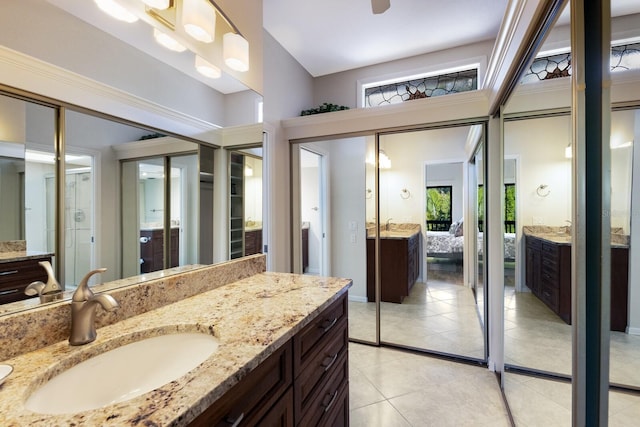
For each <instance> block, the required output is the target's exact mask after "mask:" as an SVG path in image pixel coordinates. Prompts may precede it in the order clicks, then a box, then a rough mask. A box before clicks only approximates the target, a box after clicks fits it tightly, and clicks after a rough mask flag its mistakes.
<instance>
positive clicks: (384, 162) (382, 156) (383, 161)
mask: <svg viewBox="0 0 640 427" xmlns="http://www.w3.org/2000/svg"><path fill="white" fill-rule="evenodd" d="M378 161H379V162H380V169H390V168H391V159H390V158H389V156H387V153H385V152H384V150H380V152H379V153H378Z"/></svg>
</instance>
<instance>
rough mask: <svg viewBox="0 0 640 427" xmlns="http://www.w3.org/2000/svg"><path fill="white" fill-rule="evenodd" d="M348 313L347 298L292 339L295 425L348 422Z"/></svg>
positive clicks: (324, 424)
mask: <svg viewBox="0 0 640 427" xmlns="http://www.w3.org/2000/svg"><path fill="white" fill-rule="evenodd" d="M347 312H348V311H347V297H346V295H344V296H343V297H341V298H340V299H339V300H337V301H336V302H334V303H333V304H332V305H331V306H330V307H329V308H327V309H326V310H325V311H324V312H323V313H322V314H321V315H319V316H318V317H317V318H316V319H315V320H314V321H312V322H311V323H310V324H308V325H307V326H306V327H305V328H304V329H303V330H302V331H300V332H299V333H298V334H296V336H295V337H294V338H293V377H294V382H293V395H294V399H293V400H294V414H295V420H296V426H328V427H333V426H335V425H348V423H349V402H348V399H349V393H348V391H349V359H348V345H349V344H348V342H349V333H348V327H347V317H348V316H347ZM345 408H346V409H345Z"/></svg>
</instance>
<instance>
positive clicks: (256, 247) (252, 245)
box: [244, 229, 262, 256]
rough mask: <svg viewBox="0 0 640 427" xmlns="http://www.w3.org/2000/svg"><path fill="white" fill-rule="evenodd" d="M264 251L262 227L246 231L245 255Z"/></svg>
mask: <svg viewBox="0 0 640 427" xmlns="http://www.w3.org/2000/svg"><path fill="white" fill-rule="evenodd" d="M261 253H262V229H260V230H250V231H246V230H245V232H244V255H245V256H247V255H254V254H261Z"/></svg>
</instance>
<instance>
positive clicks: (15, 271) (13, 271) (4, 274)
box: [0, 270, 18, 276]
mask: <svg viewBox="0 0 640 427" xmlns="http://www.w3.org/2000/svg"><path fill="white" fill-rule="evenodd" d="M17 272H18V270H9V271H3V272H2V273H0V276H10V275H12V274H16V273H17Z"/></svg>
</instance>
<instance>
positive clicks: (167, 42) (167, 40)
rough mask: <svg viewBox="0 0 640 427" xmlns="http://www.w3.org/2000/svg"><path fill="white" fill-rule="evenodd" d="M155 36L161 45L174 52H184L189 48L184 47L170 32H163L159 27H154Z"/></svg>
mask: <svg viewBox="0 0 640 427" xmlns="http://www.w3.org/2000/svg"><path fill="white" fill-rule="evenodd" d="M153 38H154V39H156V41H157V42H158V43H159V44H160V45H162V46H164V47H166V48H167V49H169V50H172V51H174V52H184V51H185V50H187V48H186V47H184V46H183V45H182V44H181V43H180V42H179V41H177V40H176V39H174V38H173V37H171V36H170V35H169V34H167V33H163V32H162V31H160V30H158V29H157V28H154V29H153Z"/></svg>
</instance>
